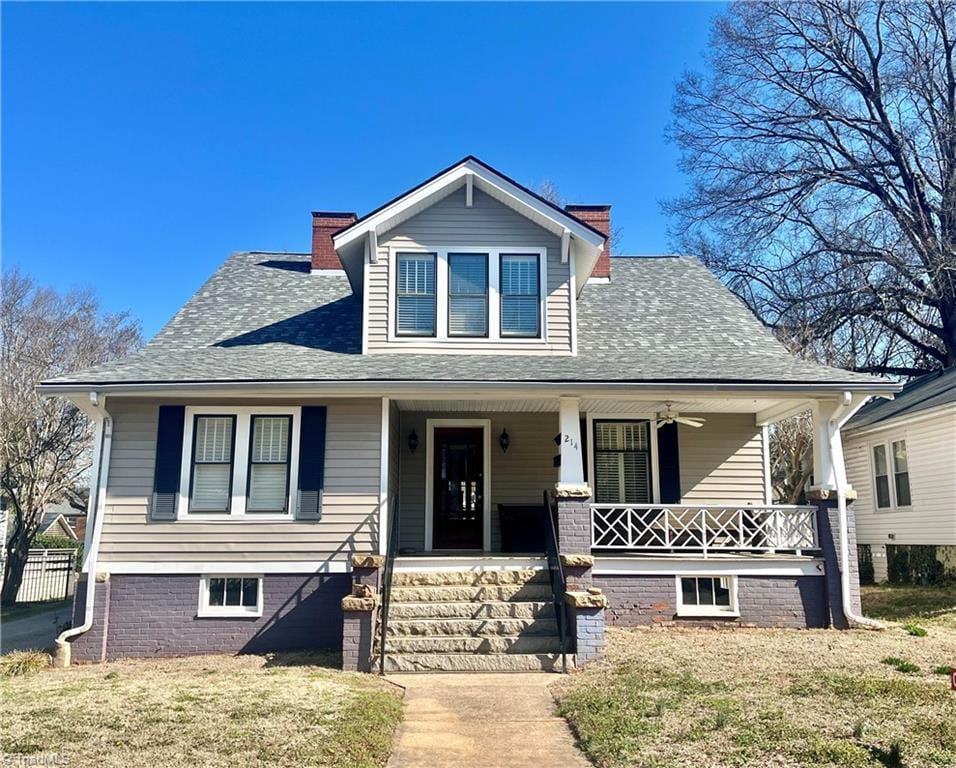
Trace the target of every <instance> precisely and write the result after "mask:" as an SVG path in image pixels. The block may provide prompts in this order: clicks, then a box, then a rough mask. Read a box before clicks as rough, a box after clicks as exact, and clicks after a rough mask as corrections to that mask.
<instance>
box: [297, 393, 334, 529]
mask: <svg viewBox="0 0 956 768" xmlns="http://www.w3.org/2000/svg"><path fill="white" fill-rule="evenodd" d="M325 414H326V409H325V406H315V405H306V406H303V407H302V424H301V428H300V430H299V489H298V491H299V493H298V504H297V505H296V514H295V516H296V517H297V518H298V519H300V520H318V519H319V518H320V517H321V516H322V489H323V487H324V486H325Z"/></svg>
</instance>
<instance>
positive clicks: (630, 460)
mask: <svg viewBox="0 0 956 768" xmlns="http://www.w3.org/2000/svg"><path fill="white" fill-rule="evenodd" d="M649 433H650V425H649V424H648V422H646V421H596V422H594V480H595V483H594V485H595V501H596V502H597V503H598V504H650V503H651V453H650V439H649Z"/></svg>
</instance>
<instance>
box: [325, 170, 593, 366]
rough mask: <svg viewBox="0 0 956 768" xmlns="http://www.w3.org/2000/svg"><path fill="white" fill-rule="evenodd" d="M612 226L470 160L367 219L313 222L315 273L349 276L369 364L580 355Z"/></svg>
mask: <svg viewBox="0 0 956 768" xmlns="http://www.w3.org/2000/svg"><path fill="white" fill-rule="evenodd" d="M572 211H574V213H572ZM608 216H609V207H608V206H576V207H569V209H568V210H564V209H561V208H559V207H557V206H555V205H553V204H551V203H549V202H548V201H546V200H544V199H543V198H541V197H539V196H537V195H535V194H534V193H533V192H531V191H530V190H528V189H526V188H524V187H522V186H521V185H519V184H516V183H515V182H513V181H512V180H510V179H508V178H507V177H505V176H503V175H501V174H500V173H498V172H497V171H494V170H493V169H491V168H490V167H488V166H486V165H485V164H484V163H481V162H480V161H479V160H477V159H475V158H466V159H465V160H463V161H461V162H460V163H458V164H456V165H454V166H452V167H451V168H448V169H446V170H445V171H442V172H441V173H439V174H438V175H437V176H435V177H433V178H431V179H429V180H428V181H426V182H424V183H423V184H421V185H419V186H418V187H416V188H414V189H412V190H411V191H409V192H407V193H405V194H404V195H402V196H400V197H399V198H396V199H395V200H393V201H392V202H390V203H387V204H386V205H384V206H382V207H381V208H379V209H377V210H376V211H373V212H372V213H370V214H368V215H366V216H364V217H362V218H359V219H356V218H355V216H354V214H331V213H315V214H313V272H314V273H316V274H317V275H319V276H321V275H322V274H342V271H344V273H345V274H346V276H347V277H348V279H349V281H350V283H351V286H352V290H353V291H354V292H355V293H356V294H359V295H361V297H362V303H363V318H362V319H363V322H362V334H363V341H362V351H363V353H366V354H378V353H394V352H405V353H420V354H434V353H452V354H476V353H478V354H550V355H573V354H576V351H577V341H576V335H577V331H576V328H575V316H576V304H577V297H578V295H579V294H580V291H581V289H582V287H583V286H584V284H585V283H586V282H587V280H588V278H589V277H590V276H592V274H594V275H598V274H599V273H600V274H601V276H605V275H606V274H607V272H606V264H604V262H606V261H607V256H606V253H605V246H606V232H607V230H608V227H609V219H608Z"/></svg>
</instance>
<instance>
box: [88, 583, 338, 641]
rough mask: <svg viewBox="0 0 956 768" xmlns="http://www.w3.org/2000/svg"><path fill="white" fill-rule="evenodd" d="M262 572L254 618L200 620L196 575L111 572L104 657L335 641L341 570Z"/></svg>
mask: <svg viewBox="0 0 956 768" xmlns="http://www.w3.org/2000/svg"><path fill="white" fill-rule="evenodd" d="M264 578H265V582H264V583H263V614H262V616H261V617H259V618H250V619H244V618H221V619H220V618H202V619H200V618H197V616H196V612H197V609H198V604H199V575H198V574H190V575H174V576H170V575H162V576H159V575H142V576H140V575H135V576H134V575H118V574H114V575H113V576H111V578H110V593H111V599H110V606H109V622H108V631H107V639H106V658H107V659H117V658H123V657H139V656H181V655H186V654H195V653H220V652H227V653H235V652H248V653H263V652H267V651H283V650H297V649H308V648H339V647H341V645H342V608H341V600H342V597H344V596H345V595H347V594H348V593H349V591H350V589H351V580H350V576H349V575H348V574H345V573H342V574H328V575H319V576H310V575H304V574H266V575H265V577H264ZM99 596H100V595H99V594H98V595H97V597H98V598H99Z"/></svg>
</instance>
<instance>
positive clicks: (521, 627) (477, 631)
mask: <svg viewBox="0 0 956 768" xmlns="http://www.w3.org/2000/svg"><path fill="white" fill-rule="evenodd" d="M386 634H387V635H388V636H392V635H418V636H425V637H435V636H438V635H459V636H467V637H487V636H489V635H498V636H512V637H513V636H516V635H557V634H558V624H557V622H556V621H555V620H554V619H553V618H550V619H399V620H397V621H393V620H392V619H391V617H389V620H388V629H387V632H386Z"/></svg>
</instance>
